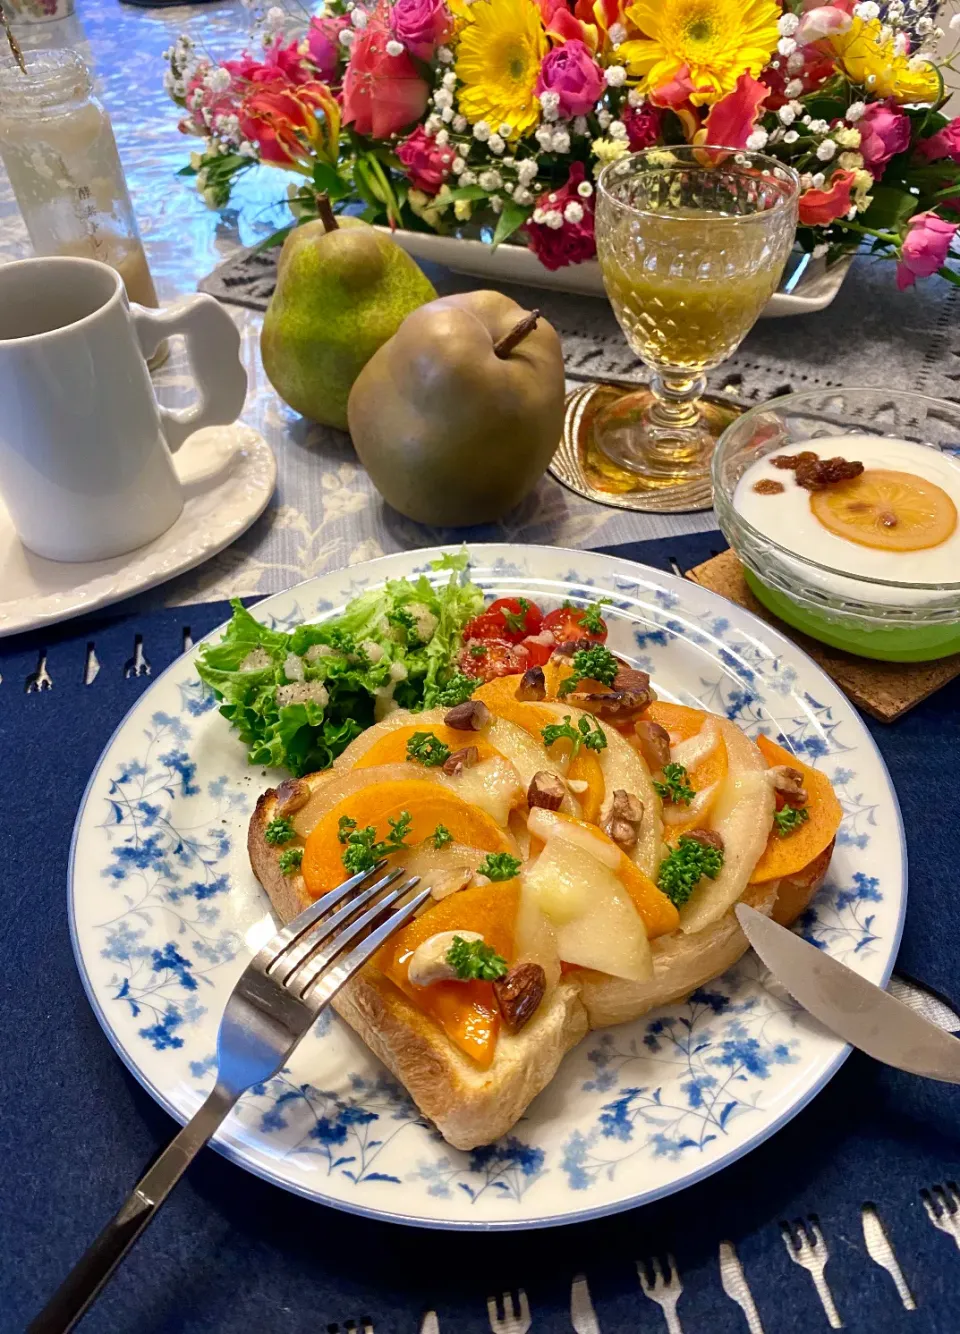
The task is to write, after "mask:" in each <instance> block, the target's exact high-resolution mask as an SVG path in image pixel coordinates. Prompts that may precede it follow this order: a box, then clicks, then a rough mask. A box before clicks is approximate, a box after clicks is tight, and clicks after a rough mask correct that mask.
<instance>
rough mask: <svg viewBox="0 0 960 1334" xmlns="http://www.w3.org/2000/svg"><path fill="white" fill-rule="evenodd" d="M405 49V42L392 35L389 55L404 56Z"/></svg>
mask: <svg viewBox="0 0 960 1334" xmlns="http://www.w3.org/2000/svg"><path fill="white" fill-rule="evenodd" d="M308 49H309V48H308ZM403 51H404V47H403V42H398V41H397V39H396V38H395V37H391V39H390V41H389V42H387V55H388V56H402V55H403Z"/></svg>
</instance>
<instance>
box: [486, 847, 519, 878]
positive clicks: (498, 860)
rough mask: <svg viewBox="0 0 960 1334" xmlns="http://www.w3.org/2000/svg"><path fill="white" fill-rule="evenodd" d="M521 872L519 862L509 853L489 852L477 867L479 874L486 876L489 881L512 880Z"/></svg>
mask: <svg viewBox="0 0 960 1334" xmlns="http://www.w3.org/2000/svg"><path fill="white" fill-rule="evenodd" d="M519 870H520V862H519V860H518V859H517V858H516V857H511V856H510V854H509V852H488V853H487V855H486V857H485V858H484V859H483V861H482V862H481V863H480V865H479V866H478V867H477V874H478V875H485V876H486V877H487V879H488V880H494V881H496V880H512V879H513V877H514V876H515V875H516V874H517V872H518V871H519Z"/></svg>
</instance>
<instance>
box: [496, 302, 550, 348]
mask: <svg viewBox="0 0 960 1334" xmlns="http://www.w3.org/2000/svg"><path fill="white" fill-rule="evenodd" d="M539 318H540V312H539V310H531V312H530V314H529V315H524V317H523V319H522V320H519V321H518V322H517V323H516V324H515V325H514V326H513V328H512V329H511V330H510V332H509V333H506V334H504V335H503V337H502V338H501V339H500V341H499V343H494V345H493V350H494V352H496V354H497V356H498V357H503V358H506V357H509V355H510V353H511V352H512V351H513V349H514V348H515V347H516V346H517V344H518V343H522V342H523V340H524V339H525V338H526V336H527V334H531V333H533V331H534V329H535V328H536V327H537V321H538V320H539Z"/></svg>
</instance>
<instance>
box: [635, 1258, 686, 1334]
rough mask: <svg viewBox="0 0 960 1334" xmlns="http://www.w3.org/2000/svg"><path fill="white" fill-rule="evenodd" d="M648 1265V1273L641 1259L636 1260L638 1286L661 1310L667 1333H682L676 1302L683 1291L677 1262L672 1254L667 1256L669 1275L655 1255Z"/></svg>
mask: <svg viewBox="0 0 960 1334" xmlns="http://www.w3.org/2000/svg"><path fill="white" fill-rule="evenodd" d="M649 1265H650V1272H649V1273H648V1271H647V1266H646V1264H644V1262H643V1261H642V1260H638V1261H637V1276H638V1277H639V1279H640V1286H641V1288H643V1290H644V1292H645V1293H646V1295H647V1296H648V1297H649V1298H650V1300H651V1301H652V1302H656V1303H657V1305H658V1306H659V1307H660V1309H661V1310H662V1311H663V1318H664V1320H665V1321H666V1322H667V1329H668V1331H669V1334H683V1326H682V1325H681V1324H680V1317H679V1316H678V1315H677V1302H678V1301H679V1300H680V1294H681V1293H682V1292H683V1284H682V1283H681V1282H680V1275H679V1274H678V1273H677V1262H676V1260H674V1258H673V1256H672V1255H668V1256H667V1268H668V1269H669V1271H670V1273H669V1277H667V1276H666V1275H665V1274H664V1272H663V1267H662V1266H661V1264H660V1261H659V1259H658V1258H657V1257H656V1256H654V1257H653V1259H652V1260H650V1261H649ZM651 1273H652V1275H653V1277H652V1278H651V1276H650V1274H651Z"/></svg>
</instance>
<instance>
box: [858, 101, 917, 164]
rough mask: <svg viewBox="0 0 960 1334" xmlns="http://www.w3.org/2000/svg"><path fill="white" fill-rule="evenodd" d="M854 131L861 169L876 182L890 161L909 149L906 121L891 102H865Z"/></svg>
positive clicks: (907, 117)
mask: <svg viewBox="0 0 960 1334" xmlns="http://www.w3.org/2000/svg"><path fill="white" fill-rule="evenodd" d="M857 128H858V129H859V131H860V152H861V153H862V154H863V165H864V166H865V167H866V169H867V171H869V172H872V173H873V176H874V179H875V180H879V178H880V177H881V176H882V175H883V172H884V169H885V167H886V165H887V163H888V162H889V161H890V159H891V158H892V157H893V156H894V155H895V154H896V153H903V152H905V151H906V150H907V149H908V148H909V147H910V117H909V116H905V115H904V114H903V112H902V111H899V110H898V109H897V107H895V106H894V105H893V103H892V102H869V103H868V104H867V109H866V111H864V113H863V115H862V116H861V118H860V122H859V124H858V126H857Z"/></svg>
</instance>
